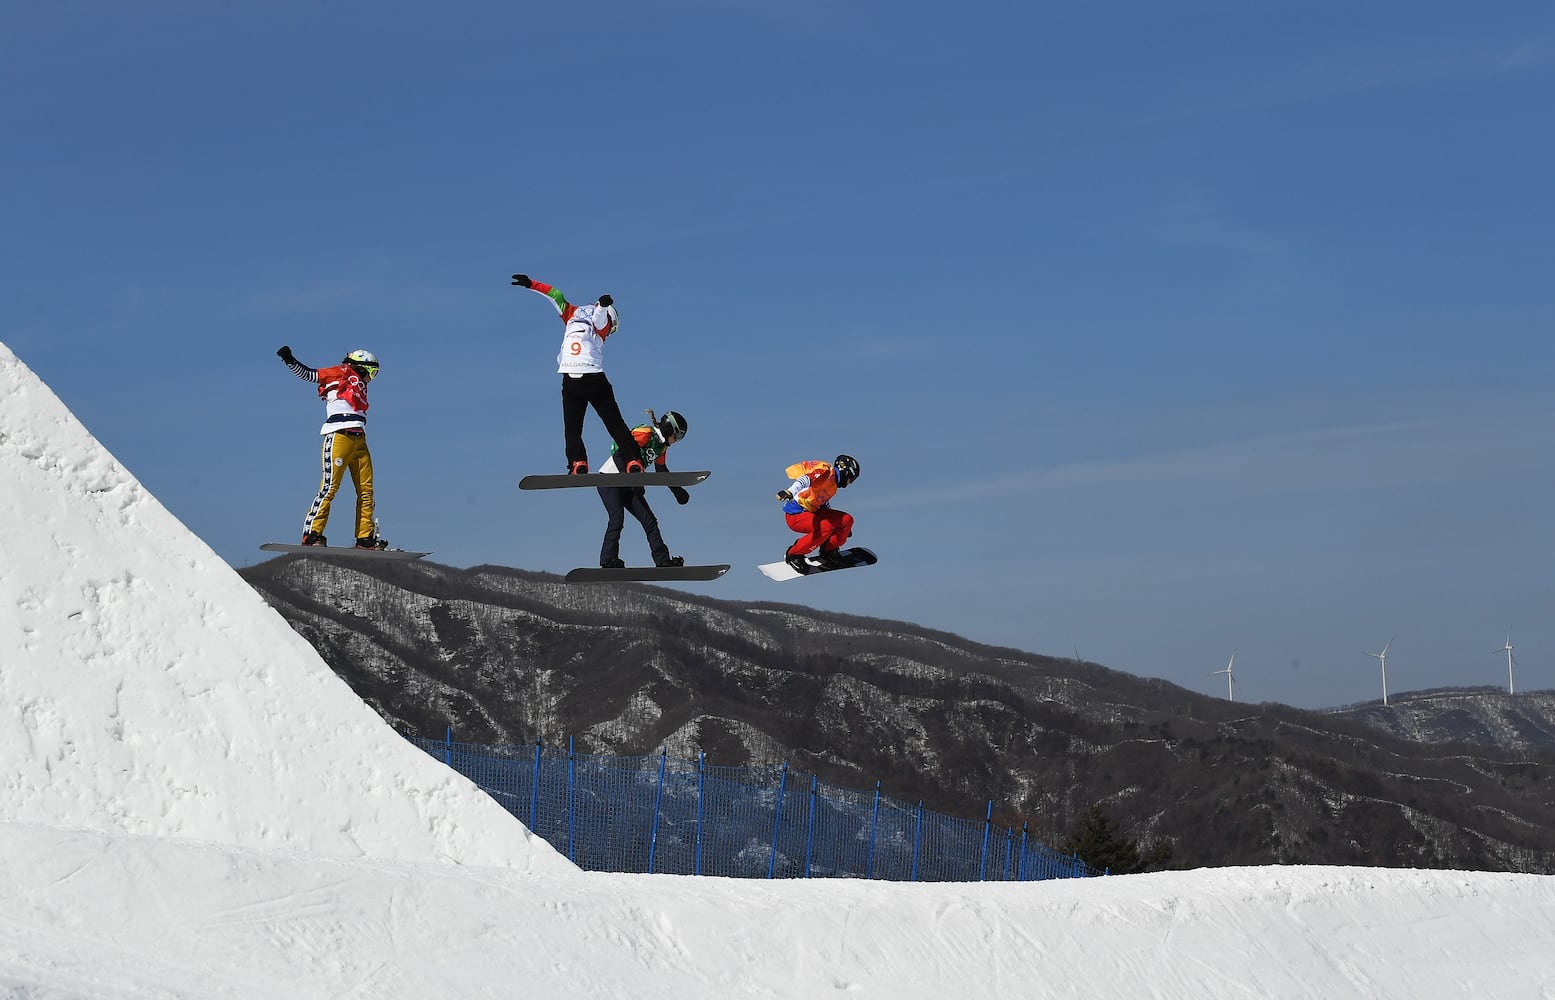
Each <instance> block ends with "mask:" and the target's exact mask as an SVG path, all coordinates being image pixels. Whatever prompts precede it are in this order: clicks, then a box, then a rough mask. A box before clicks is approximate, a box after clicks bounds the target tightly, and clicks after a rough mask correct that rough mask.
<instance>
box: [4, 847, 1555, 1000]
mask: <svg viewBox="0 0 1555 1000" xmlns="http://www.w3.org/2000/svg"><path fill="white" fill-rule="evenodd" d="M0 856H3V857H6V858H8V859H13V863H9V864H6V865H4V866H0V899H4V900H6V901H7V907H6V912H5V914H4V916H3V917H0V994H4V995H22V996H32V995H33V994H32V993H29V992H27V991H28V990H29V989H31V988H33V987H36V986H39V985H45V986H48V987H49V988H51V989H52V990H54V991H56V993H54V994H45V995H71V996H90V997H114V998H121V997H123V998H128V997H149V996H159V997H161V996H175V997H189V998H213V997H245V998H246V997H254V998H258V997H288V998H300V997H320V998H324V997H331V998H333V997H355V998H384V1000H388V998H403V997H459V998H478V997H492V998H497V997H502V998H512V997H526V998H528V997H532V998H555V997H579V998H590V1000H600V998H614V997H619V998H630V1000H652V998H664V1000H686V998H701V997H705V998H710V1000H711V998H717V1000H728V998H736V997H738V998H743V997H784V998H794V1000H810V998H816V997H826V996H846V997H860V998H872V997H879V998H890V1000H905V998H917V997H921V998H925V1000H928V998H934V1000H944V998H959V997H1022V998H1032V1000H1041V998H1059V997H1063V998H1070V997H1073V998H1082V997H1083V998H1087V1000H1097V998H1119V1000H1125V998H1127V1000H1132V998H1140V997H1156V998H1184V1000H1189V998H1192V1000H1202V998H1219V997H1224V998H1238V1000H1242V998H1245V1000H1255V998H1257V1000H1262V998H1269V997H1291V998H1295V997H1299V998H1310V1000H1336V998H1349V997H1356V998H1368V1000H1370V998H1385V997H1396V998H1400V1000H1405V998H1407V1000H1429V998H1449V997H1450V998H1458V997H1494V998H1497V1000H1513V998H1523V997H1530V998H1531V997H1552V996H1555V961H1552V959H1551V957H1550V956H1551V948H1552V945H1555V931H1552V930H1551V928H1552V927H1555V880H1552V879H1550V878H1548V877H1544V876H1533V875H1486V874H1462V873H1457V872H1441V871H1378V870H1374V869H1346V868H1317V867H1314V868H1284V869H1282V868H1228V869H1218V870H1212V871H1200V872H1172V873H1161V874H1154V875H1130V876H1120V877H1116V878H1109V879H1069V880H1062V881H1055V882H1036V883H1032V882H1027V883H997V884H983V885H978V884H963V885H954V884H944V883H937V884H922V885H912V884H906V883H878V882H876V883H871V882H862V881H832V880H812V881H788V882H781V881H780V882H765V881H749V880H730V879H713V878H693V877H684V876H673V875H657V876H650V875H594V874H581V873H573V874H564V875H551V874H544V875H539V874H532V875H521V874H515V873H513V872H511V871H501V870H495V869H486V870H479V869H454V868H449V867H447V866H436V867H433V866H426V865H412V864H404V863H399V864H391V863H385V862H377V861H367V860H360V859H358V860H344V859H320V858H317V857H310V856H303V855H295V854H286V853H278V852H254V851H245V850H240V849H234V848H221V847H217V846H214V845H191V844H187V843H181V842H176V841H167V840H155V839H149V838H135V837H123V836H120V837H107V836H102V835H98V834H86V833H78V834H70V835H61V834H60V833H59V832H58V831H52V830H37V829H27V828H21V827H15V826H12V827H6V826H0ZM8 990H9V991H11V992H10V993H9V994H8V993H7V991H8Z"/></svg>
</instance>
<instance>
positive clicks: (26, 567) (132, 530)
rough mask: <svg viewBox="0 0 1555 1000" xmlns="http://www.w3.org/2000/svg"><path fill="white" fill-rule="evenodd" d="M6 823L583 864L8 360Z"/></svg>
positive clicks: (3, 554)
mask: <svg viewBox="0 0 1555 1000" xmlns="http://www.w3.org/2000/svg"><path fill="white" fill-rule="evenodd" d="M0 523H4V524H5V526H6V530H5V532H4V533H3V535H0V565H3V566H4V572H3V573H0V720H3V721H0V821H10V822H23V823H32V824H41V825H47V826H55V827H65V828H74V829H86V830H95V831H101V832H110V833H111V832H123V833H131V834H141V835H149V836H163V837H175V838H183V839H189V840H198V841H206V842H214V843H227V844H232V845H236V846H242V847H257V848H286V849H289V850H303V851H307V852H313V853H318V854H324V855H333V856H339V857H364V858H375V859H383V860H396V861H409V862H448V863H455V864H465V865H483V866H496V867H504V868H517V869H522V870H530V871H548V872H562V871H575V870H576V869H575V868H574V867H573V866H572V865H571V864H570V863H569V862H568V861H566V860H565V859H564V858H562V857H561V856H560V855H559V854H557V853H556V852H555V851H554V850H553V849H552V848H551V847H550V846H549V845H548V844H546V843H545V842H544V841H543V840H541V839H540V838H538V837H535V836H533V835H532V834H531V833H530V832H529V831H528V830H526V829H525V828H524V826H523V824H521V823H520V822H519V821H518V820H516V819H514V818H513V817H512V816H511V815H509V814H508V813H507V812H506V811H505V810H503V809H502V807H501V806H499V805H497V804H496V803H495V802H494V801H492V800H491V799H490V798H489V797H487V796H486V795H485V794H484V793H482V792H481V791H480V790H479V789H478V788H476V787H475V785H474V784H473V783H471V782H470V781H468V780H467V779H465V778H463V777H461V776H459V775H457V774H455V773H453V772H452V771H450V770H449V769H447V768H446V767H444V766H443V765H442V764H441V763H440V762H438V761H435V760H433V759H432V758H430V757H428V756H427V755H426V754H424V753H423V752H422V751H420V750H418V749H416V748H415V747H414V746H412V745H411V744H410V743H408V742H407V741H406V740H404V739H403V738H401V737H400V736H399V735H398V734H396V733H395V732H394V731H393V730H392V729H391V728H390V727H389V726H388V725H387V724H386V723H385V722H384V721H383V720H382V719H380V718H379V717H378V716H377V714H375V713H374V712H373V711H372V709H371V708H369V707H368V706H367V705H366V704H364V703H363V702H362V701H361V699H359V698H358V697H357V696H356V695H355V694H354V693H353V692H352V691H351V689H350V687H349V686H348V685H346V683H345V682H344V681H342V680H341V679H340V678H339V677H337V676H336V675H335V674H334V672H333V671H331V670H330V668H329V666H328V665H327V664H325V663H324V661H323V660H322V659H321V658H320V657H319V655H318V653H317V652H315V651H314V649H313V648H312V647H311V646H309V645H308V643H307V642H306V641H305V640H304V639H303V638H302V637H301V636H299V635H297V634H296V633H295V632H294V631H292V629H291V627H290V626H289V625H287V623H286V621H285V620H284V619H282V617H281V616H280V615H279V614H278V613H276V612H275V611H274V610H273V609H272V608H270V607H269V605H267V604H265V602H264V601H263V599H262V598H260V596H259V595H258V594H257V593H256V592H255V591H254V590H253V589H252V588H250V587H249V586H248V584H247V583H245V582H244V581H243V579H242V578H241V577H239V576H238V575H237V573H236V572H235V571H234V570H233V569H232V568H231V567H230V566H228V565H227V564H226V563H225V562H223V561H222V559H221V558H220V557H219V556H217V555H216V553H215V552H213V551H212V550H211V549H210V547H209V546H207V545H206V544H205V543H204V542H203V541H201V540H200V539H199V538H198V537H197V536H196V535H195V534H194V533H193V532H191V531H190V530H189V529H188V528H186V527H184V525H183V524H182V523H180V522H179V521H178V519H177V518H175V517H174V516H173V515H172V514H171V513H170V512H169V511H168V510H167V509H166V508H164V507H163V506H162V505H161V503H159V502H158V501H157V499H156V498H155V497H153V496H152V495H151V494H150V492H149V491H147V490H146V489H145V488H144V487H143V486H142V485H141V484H140V483H139V482H138V481H137V480H136V479H135V477H134V476H132V475H131V474H130V473H129V472H128V471H127V470H126V469H125V468H124V467H123V466H122V465H120V464H119V462H118V461H116V460H115V459H114V457H113V456H112V455H111V454H109V452H108V450H107V449H106V448H105V447H104V446H103V445H102V444H101V443H99V442H98V441H97V440H96V439H95V438H94V437H93V436H92V435H91V433H90V432H89V431H88V430H87V429H86V427H84V426H83V425H82V424H81V422H80V421H79V420H77V419H76V418H75V416H74V415H73V414H72V413H71V412H70V410H69V409H68V408H67V407H66V406H65V405H64V403H62V402H61V401H60V400H59V398H58V397H57V396H55V394H54V393H53V392H52V391H51V390H50V389H49V388H48V386H46V385H44V383H43V382H42V380H41V379H39V378H38V376H37V375H36V374H34V373H33V372H32V371H31V369H29V368H28V367H27V366H26V365H25V364H23V363H22V362H21V361H20V360H19V359H18V358H17V357H16V355H15V354H14V353H13V352H12V351H11V350H10V348H9V347H7V346H6V345H5V344H3V343H0Z"/></svg>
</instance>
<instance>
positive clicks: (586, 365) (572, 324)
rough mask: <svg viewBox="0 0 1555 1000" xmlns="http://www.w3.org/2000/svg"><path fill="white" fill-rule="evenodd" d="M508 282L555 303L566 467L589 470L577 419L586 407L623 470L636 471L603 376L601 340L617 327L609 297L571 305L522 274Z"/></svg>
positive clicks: (636, 459)
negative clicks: (560, 332)
mask: <svg viewBox="0 0 1555 1000" xmlns="http://www.w3.org/2000/svg"><path fill="white" fill-rule="evenodd" d="M513 284H515V285H517V286H519V287H520V288H528V289H530V290H531V291H536V292H539V293H540V294H541V295H544V296H545V297H546V298H548V299H550V300H551V303H552V304H553V305H554V306H556V311H557V312H558V313H560V314H561V318H562V324H563V325H564V326H565V328H566V332H565V333H564V334H563V335H562V347H561V351H560V352H559V353H558V354H557V355H556V370H557V371H558V372H560V373H561V376H562V428H563V433H564V435H565V439H566V445H567V471H568V472H570V473H573V474H580V473H586V472H588V471H589V455H588V449H587V448H586V447H584V444H583V417H584V414H585V413H587V412H588V408H589V407H590V406H592V407H594V412H595V413H597V414H599V419H600V420H603V421H604V422H605V429H606V430H607V431H609V432H610V437H611V438H612V439H614V441H615V448H614V449H612V454H616V453H619V454H620V455H621V457H622V459H623V461H624V463H625V471H626V472H642V471H643V457H642V454H641V453H640V451H639V449H638V446H637V442H636V441H635V440H634V439H633V437H632V431H631V428H629V427H627V425H626V420H625V418H623V417H622V416H621V407H620V406H619V405H617V403H616V392H615V388H614V387H613V386H611V384H610V380H609V379H608V378H606V377H605V338H607V337H609V336H610V335H611V334H613V333H615V332H616V331H617V330H618V329H620V328H621V317H620V316H619V315H618V314H617V313H616V307H615V301H614V300H613V299H611V297H610V296H608V295H601V296H600V297H599V300H598V301H596V302H595V303H594V304H592V305H585V306H575V305H573V304H572V303H570V302H568V301H567V296H565V295H563V294H562V293H561V290H560V289H558V288H555V287H553V286H551V285H548V284H546V283H545V282H543V281H534V280H531V279H530V277H529V276H528V275H527V274H515V275H513Z"/></svg>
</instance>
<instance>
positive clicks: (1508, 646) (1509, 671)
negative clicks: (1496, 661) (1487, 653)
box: [1498, 625, 1517, 694]
mask: <svg viewBox="0 0 1555 1000" xmlns="http://www.w3.org/2000/svg"><path fill="white" fill-rule="evenodd" d="M1501 648H1502V649H1504V650H1506V693H1507V694H1516V693H1517V692H1516V691H1514V690H1513V689H1512V664H1513V663H1515V662H1517V661H1516V660H1514V659H1513V658H1512V626H1510V625H1508V626H1507V627H1506V645H1505V646H1502V647H1501ZM1498 652H1499V650H1498Z"/></svg>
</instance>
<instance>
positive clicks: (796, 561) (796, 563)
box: [783, 554, 814, 573]
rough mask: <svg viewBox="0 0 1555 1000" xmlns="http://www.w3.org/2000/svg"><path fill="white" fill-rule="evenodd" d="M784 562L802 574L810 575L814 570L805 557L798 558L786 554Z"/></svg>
mask: <svg viewBox="0 0 1555 1000" xmlns="http://www.w3.org/2000/svg"><path fill="white" fill-rule="evenodd" d="M783 561H784V562H786V563H788V564H789V565H790V566H792V567H794V569H796V570H798V571H799V572H801V573H808V572H810V570H811V569H813V568H814V567H812V566H811V565H810V563H809V562H808V561H807V560H806V559H805V557H804V556H796V555H790V554H785V555H784V556H783Z"/></svg>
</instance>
